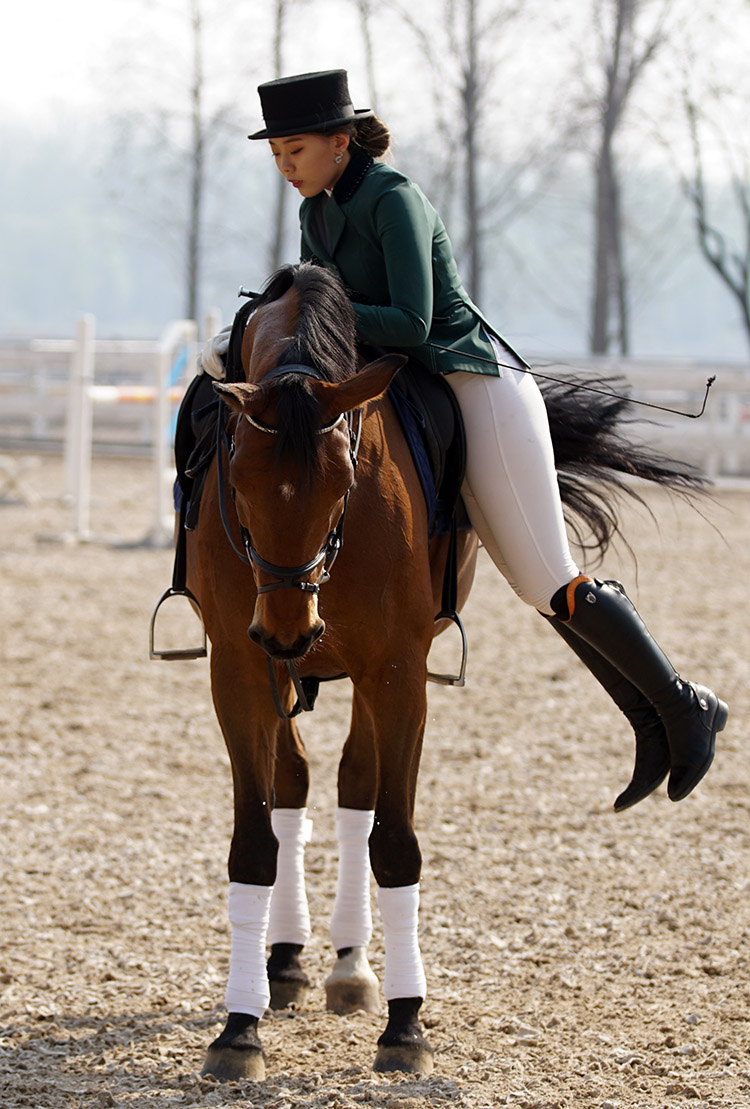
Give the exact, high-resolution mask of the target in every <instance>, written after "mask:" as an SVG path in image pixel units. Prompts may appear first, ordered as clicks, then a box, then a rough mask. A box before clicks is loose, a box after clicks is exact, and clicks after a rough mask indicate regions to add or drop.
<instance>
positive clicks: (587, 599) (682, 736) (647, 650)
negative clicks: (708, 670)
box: [551, 578, 729, 801]
mask: <svg viewBox="0 0 750 1109" xmlns="http://www.w3.org/2000/svg"><path fill="white" fill-rule="evenodd" d="M551 604H552V608H553V610H554V612H555V614H556V615H557V617H558V618H559V619H560V620H562V621H563V622H564V623H565V624H567V625H568V627H569V628H570V629H571V630H572V631H574V632H575V633H576V635H578V636H580V637H581V639H584V640H585V641H586V642H587V643H589V644H590V645H591V646H592V647H594V648H596V650H597V651H599V653H600V654H602V655H604V657H605V658H606V659H607V660H608V661H609V662H611V663H612V665H613V666H614V667H615V668H616V669H617V670H618V671H619V672H620V674H622V676H623V677H624V678H625V679H626V680H627V681H629V682H630V683H631V684H632V685H634V686H635V687H636V689H638V690H640V692H641V693H642V694H643V695H644V697H646V698H647V699H648V700H649V701H650V702H651V704H652V705H653V706H654V708H655V709H656V711H657V712H658V714H659V716H660V717H661V719H662V722H663V724H664V727H665V729H666V733H667V740H668V743H669V754H670V765H671V773H670V775H669V783H668V785H667V793H668V794H669V797H670V798H671V799H672V801H681V800H682V798H683V797H687V795H688V794H689V793H690V792H691V791H692V790H693V789H695V787H696V786H697V785H698V782H699V781H700V780H701V778H702V777H703V776H704V774H705V773H706V771H707V770H708V768H709V766H710V765H711V762H712V761H713V757H714V747H715V743H716V733H717V732H720V731H721V730H722V729H723V728H724V726H725V725H726V722H727V718H728V716H729V712H728V709H727V706H726V705H725V704H724V702H723V701H720V700H719V698H718V697H717V696H716V694H715V693H712V691H711V690H710V689H707V688H706V687H705V686H702V685H693V684H692V683H691V682H685V681H683V680H682V679H681V678H680V676H679V674H677V672H676V671H675V669H674V667H673V666H672V664H671V662H670V661H669V659H668V658H667V656H666V655H665V654H664V652H663V651H662V649H661V648H660V647H659V645H658V643H657V642H656V640H655V639H653V638H652V636H651V634H650V633H649V631H648V628H647V627H646V625H645V624H644V623H643V621H642V620H641V618H640V616H639V615H638V613H637V612H636V610H635V608H634V606H633V605H632V603H631V601H630V600H629V599H628V597H627V595H626V594H625V590H624V589H623V587H622V586H621V585H620V583H619V582H601V581H594V580H591V579H589V578H580V579H576V580H575V581H573V582H571V583H570V585H569V586H567V588H563V589H559V590H558V591H557V593H556V594H555V595H554V597H553V598H552V601H551Z"/></svg>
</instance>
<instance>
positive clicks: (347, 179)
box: [332, 146, 374, 204]
mask: <svg viewBox="0 0 750 1109" xmlns="http://www.w3.org/2000/svg"><path fill="white" fill-rule="evenodd" d="M349 150H350V152H351V154H350V158H349V164H348V165H347V167H346V169H345V170H344V172H343V173H342V174H341V176H340V177H339V179H338V181H337V182H336V184H335V185H334V187H333V194H332V195H333V199H334V200H335V201H336V203H337V204H345V203H346V201H347V200H351V198H352V197H353V196H354V194H355V193H356V191H357V189H358V188H359V186H360V185H361V184H362V182H363V180H364V178H365V174H366V173H367V171H368V170H369V168H370V166H371V165H372V164H373V161H374V159H373V158H372V157H371V155H369V154H368V153H367V151H365V150H362V149H361V148H360V147H358V146H350V147H349Z"/></svg>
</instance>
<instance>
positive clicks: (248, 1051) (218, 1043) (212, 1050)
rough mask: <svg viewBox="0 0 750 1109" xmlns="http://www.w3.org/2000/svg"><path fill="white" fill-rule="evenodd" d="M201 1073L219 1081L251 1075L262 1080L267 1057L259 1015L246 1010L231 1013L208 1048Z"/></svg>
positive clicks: (234, 1080)
mask: <svg viewBox="0 0 750 1109" xmlns="http://www.w3.org/2000/svg"><path fill="white" fill-rule="evenodd" d="M201 1075H202V1076H203V1077H204V1078H205V1077H207V1076H208V1075H212V1076H213V1077H214V1078H218V1080H219V1081H220V1082H239V1081H240V1080H242V1079H249V1080H250V1081H253V1082H260V1081H261V1080H262V1079H264V1078H265V1077H266V1060H265V1056H264V1055H263V1047H262V1045H261V1042H260V1038H259V1036H258V1018H257V1017H251V1016H249V1015H248V1014H247V1013H230V1014H229V1016H228V1017H227V1023H226V1025H225V1027H224V1031H223V1032H222V1033H221V1035H220V1036H217V1038H216V1039H215V1040H214V1042H213V1043H212V1044H211V1045H210V1046H209V1049H208V1051H207V1052H206V1061H205V1063H204V1064H203V1069H202V1070H201Z"/></svg>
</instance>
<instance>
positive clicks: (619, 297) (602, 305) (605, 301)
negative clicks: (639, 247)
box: [591, 0, 672, 354]
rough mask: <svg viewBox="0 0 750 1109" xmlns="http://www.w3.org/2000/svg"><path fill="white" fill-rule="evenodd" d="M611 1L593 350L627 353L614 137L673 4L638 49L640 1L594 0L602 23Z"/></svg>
mask: <svg viewBox="0 0 750 1109" xmlns="http://www.w3.org/2000/svg"><path fill="white" fill-rule="evenodd" d="M607 3H609V4H610V6H611V8H612V10H613V11H614V26H613V29H612V34H611V38H610V39H609V41H606V42H603V44H602V58H601V63H602V69H603V72H604V77H605V90H604V93H603V95H602V100H601V105H600V121H601V122H600V126H601V140H600V144H599V152H598V155H597V159H596V164H595V176H596V203H595V211H594V289H593V296H592V304H591V352H592V354H606V353H607V351H608V350H609V349H610V346H611V345H612V343H613V342H615V343H616V345H617V349H618V350H619V352H620V353H621V354H627V353H628V352H629V349H630V314H629V305H628V282H627V267H626V264H625V245H624V235H623V221H622V210H621V200H620V178H619V172H618V167H617V159H616V156H615V149H614V147H615V139H616V136H617V131H618V128H619V127H620V124H621V123H622V120H623V116H624V114H625V108H626V105H627V100H628V97H629V96H630V93H631V92H632V91H633V86H634V85H635V83H636V81H637V80H638V78H639V77H640V75H641V73H642V72H643V70H644V68H645V67H646V65H647V64H648V63H649V62H650V61H651V60H652V59H653V57H654V55H655V54H656V53H657V51H658V50H659V48H660V47H661V46H662V45H663V43H664V42H665V39H666V33H665V25H666V20H667V16H668V14H669V11H670V8H671V6H672V0H661V3H660V4H659V10H658V13H657V17H656V20H655V22H654V24H653V26H652V30H651V33H650V34H649V35H648V36H647V37H646V38H645V39H643V40H642V42H641V43H640V45H636V38H635V22H636V18H637V16H638V14H639V13H640V12H641V11H642V10H643V8H644V7H645V4H644V0H598V4H597V8H596V9H595V10H596V12H597V14H598V16H599V18H600V20H601V15H602V11H603V9H604V7H606V4H607Z"/></svg>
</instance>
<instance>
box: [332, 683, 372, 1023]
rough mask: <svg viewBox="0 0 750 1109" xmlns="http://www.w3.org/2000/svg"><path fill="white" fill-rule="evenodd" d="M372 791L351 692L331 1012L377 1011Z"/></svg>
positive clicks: (362, 721) (368, 751)
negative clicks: (371, 952)
mask: <svg viewBox="0 0 750 1109" xmlns="http://www.w3.org/2000/svg"><path fill="white" fill-rule="evenodd" d="M376 788H377V776H376V767H375V748H374V738H373V734H372V726H371V722H370V719H369V715H368V713H367V712H364V713H363V712H362V710H361V706H359V705H358V699H357V694H356V692H355V695H354V708H353V714H352V727H351V731H350V734H349V738H348V740H347V742H346V744H345V746H344V752H343V755H342V757H341V764H340V766H339V808H338V809H337V812H336V837H337V841H338V852H339V853H338V878H337V881H336V899H335V902H334V907H333V915H332V917H331V941H332V943H333V946H334V948H335V949H336V962H335V963H334V966H333V970H332V971H331V973H330V974H329V976H328V978H326V983H325V987H326V1008H328V1009H330V1010H332V1011H333V1012H334V1013H355V1012H357V1011H358V1010H361V1009H363V1010H365V1011H366V1012H370V1013H377V1012H379V1011H380V996H379V987H378V980H377V978H376V977H375V974H374V973H373V971H372V969H371V968H370V964H369V962H368V959H367V946H368V944H369V942H370V939H371V937H372V910H371V905H370V846H369V838H370V833H371V832H372V825H373V820H374V818H375V812H374V805H375V792H376Z"/></svg>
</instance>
